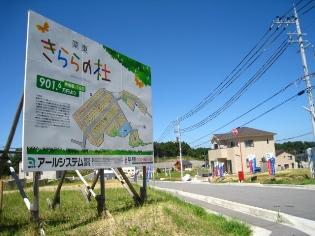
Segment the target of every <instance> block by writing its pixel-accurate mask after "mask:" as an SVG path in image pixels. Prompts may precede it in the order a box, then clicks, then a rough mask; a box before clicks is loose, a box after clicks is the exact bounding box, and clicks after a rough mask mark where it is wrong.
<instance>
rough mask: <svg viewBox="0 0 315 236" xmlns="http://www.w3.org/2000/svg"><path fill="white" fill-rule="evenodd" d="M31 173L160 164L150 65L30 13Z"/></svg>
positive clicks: (27, 163)
mask: <svg viewBox="0 0 315 236" xmlns="http://www.w3.org/2000/svg"><path fill="white" fill-rule="evenodd" d="M28 17H29V18H28V38H27V55H26V69H25V70H26V72H25V86H24V90H25V91H24V94H25V95H24V113H23V114H24V116H23V170H24V171H42V170H71V169H72V170H73V169H96V168H109V167H123V166H135V165H147V164H151V163H152V162H153V143H152V115H151V114H152V111H151V73H150V68H149V67H148V66H146V65H144V64H142V63H140V62H137V61H135V60H133V59H131V58H129V57H127V56H125V55H123V54H121V53H119V52H117V51H115V50H112V49H111V48H109V47H106V46H104V45H101V44H99V43H96V42H94V41H92V40H90V39H88V38H86V37H84V36H82V35H80V34H78V33H76V32H74V31H71V30H69V29H67V28H65V27H63V26H61V25H59V24H57V23H55V22H53V21H51V20H49V19H47V18H45V17H43V16H41V15H39V14H37V13H34V12H29V16H28Z"/></svg>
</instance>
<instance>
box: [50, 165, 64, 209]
mask: <svg viewBox="0 0 315 236" xmlns="http://www.w3.org/2000/svg"><path fill="white" fill-rule="evenodd" d="M66 173H67V171H63V172H62V174H61V179H60V181H59V184H58V186H57V189H56V192H55V194H54V198H53V201H52V203H51V208H52V209H55V208H56V206H59V205H60V190H61V186H62V184H63V182H64V180H65V177H66Z"/></svg>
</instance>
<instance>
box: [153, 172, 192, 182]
mask: <svg viewBox="0 0 315 236" xmlns="http://www.w3.org/2000/svg"><path fill="white" fill-rule="evenodd" d="M166 174H167V175H165V173H164V171H163V170H162V171H161V173H155V179H156V180H168V181H180V180H181V177H180V171H175V170H174V171H171V174H170V173H169V172H168V171H167V172H166ZM186 174H189V175H190V176H191V177H192V178H193V177H194V176H195V175H196V174H197V170H192V171H184V172H183V176H185V175H186Z"/></svg>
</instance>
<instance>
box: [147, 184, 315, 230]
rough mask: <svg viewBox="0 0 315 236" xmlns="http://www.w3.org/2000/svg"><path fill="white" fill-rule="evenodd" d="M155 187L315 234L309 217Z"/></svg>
mask: <svg viewBox="0 0 315 236" xmlns="http://www.w3.org/2000/svg"><path fill="white" fill-rule="evenodd" d="M153 187H154V188H156V189H158V190H162V191H167V192H170V193H173V194H178V195H180V196H185V197H190V198H194V199H197V200H200V201H204V202H207V203H210V204H213V205H217V206H220V207H225V208H227V209H230V210H234V211H238V212H242V213H245V214H248V215H252V216H255V217H257V218H262V219H265V220H269V221H273V222H278V223H280V224H283V225H286V226H290V227H293V228H295V229H297V230H300V231H302V232H304V233H307V234H309V235H315V221H312V220H309V219H305V218H301V217H296V216H292V215H288V214H285V213H281V212H276V211H271V210H267V209H263V208H259V207H254V206H250V205H245V204H241V203H237V202H232V201H228V200H224V199H219V198H214V197H209V196H204V195H200V194H195V193H188V192H184V191H180V190H174V189H169V188H160V187H155V186H153Z"/></svg>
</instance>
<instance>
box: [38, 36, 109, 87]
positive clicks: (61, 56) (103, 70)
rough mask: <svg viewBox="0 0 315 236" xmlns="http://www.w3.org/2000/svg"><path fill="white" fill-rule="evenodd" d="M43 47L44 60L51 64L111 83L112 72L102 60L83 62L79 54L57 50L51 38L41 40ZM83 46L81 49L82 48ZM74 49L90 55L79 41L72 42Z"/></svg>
mask: <svg viewBox="0 0 315 236" xmlns="http://www.w3.org/2000/svg"><path fill="white" fill-rule="evenodd" d="M41 43H42V46H43V52H42V55H43V58H44V59H45V61H48V62H49V63H54V64H55V63H57V62H59V63H58V64H59V65H61V66H62V68H70V69H72V70H73V71H75V72H84V73H85V74H90V75H95V77H96V79H97V80H104V81H108V82H109V81H111V80H110V78H109V75H108V74H110V73H111V72H110V70H109V67H108V65H107V64H105V63H101V60H100V59H97V60H96V61H95V62H94V61H91V59H87V60H84V61H83V60H81V58H80V57H79V56H78V54H79V53H78V52H77V53H75V52H71V51H70V50H68V49H66V48H64V47H61V46H60V48H57V47H56V43H54V42H52V41H51V40H50V39H49V38H48V39H47V40H46V39H45V40H44V39H42V40H41ZM80 46H81V47H80ZM72 48H74V49H75V50H77V51H82V52H84V53H86V54H87V53H88V47H87V46H86V45H85V44H82V45H80V44H79V42H78V41H75V40H72Z"/></svg>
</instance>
